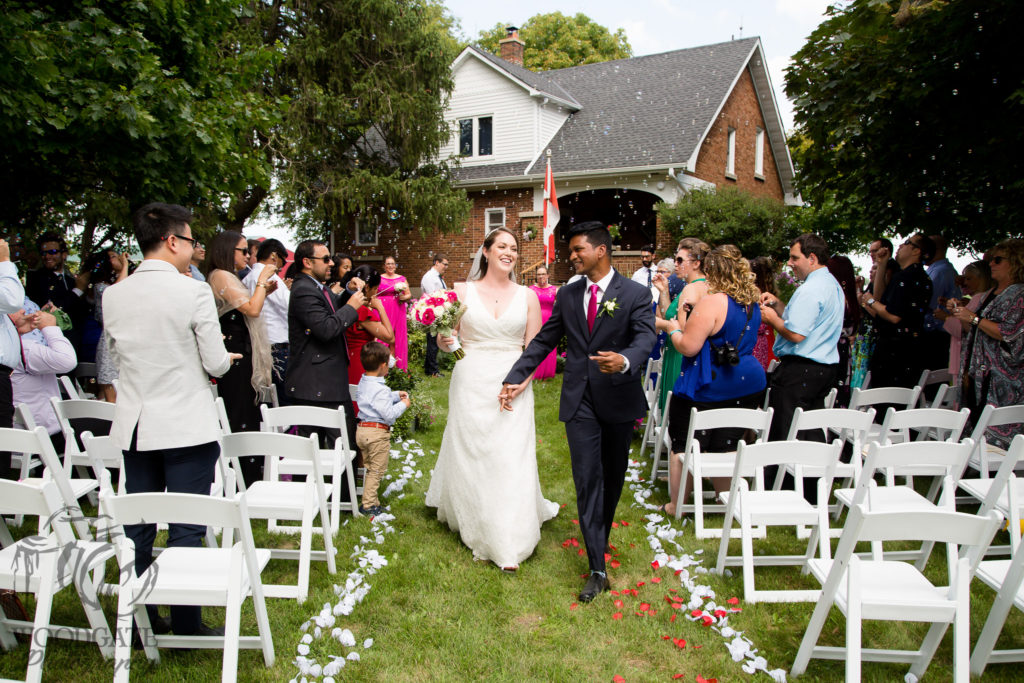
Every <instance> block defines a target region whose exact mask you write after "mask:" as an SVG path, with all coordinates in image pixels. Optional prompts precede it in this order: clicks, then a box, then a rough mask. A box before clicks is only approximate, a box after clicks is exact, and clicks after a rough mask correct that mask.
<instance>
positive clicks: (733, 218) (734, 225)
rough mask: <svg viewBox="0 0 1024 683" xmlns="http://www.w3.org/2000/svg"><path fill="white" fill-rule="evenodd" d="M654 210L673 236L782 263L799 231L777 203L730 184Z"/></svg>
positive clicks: (699, 192)
mask: <svg viewBox="0 0 1024 683" xmlns="http://www.w3.org/2000/svg"><path fill="white" fill-rule="evenodd" d="M657 211H658V217H659V218H660V219H661V225H662V227H664V228H665V229H666V230H668V231H669V232H670V233H671V234H673V235H675V237H676V238H677V239H681V238H683V237H697V238H700V239H702V240H704V241H705V242H707V243H708V244H711V245H713V246H714V245H719V244H734V245H736V246H737V247H738V248H739V250H740V251H742V252H743V255H744V256H747V257H748V258H753V257H755V256H771V257H773V258H776V259H781V261H780V262H785V260H786V258H787V255H788V252H789V245H790V243H791V241H792V239H793V238H794V237H795V236H796V235H798V234H800V232H799V228H798V227H796V226H794V225H792V224H791V223H790V220H789V218H788V214H787V209H786V207H785V206H784V205H783V204H782V203H781V202H778V201H776V200H773V199H769V198H767V197H755V196H754V195H751V194H749V193H747V192H743V191H740V190H736V189H734V188H730V187H726V188H720V189H718V190H717V191H716V190H694V191H692V192H688V193H687V194H685V195H684V196H683V197H681V198H680V199H679V201H677V202H676V203H675V204H664V203H662V204H658V206H657Z"/></svg>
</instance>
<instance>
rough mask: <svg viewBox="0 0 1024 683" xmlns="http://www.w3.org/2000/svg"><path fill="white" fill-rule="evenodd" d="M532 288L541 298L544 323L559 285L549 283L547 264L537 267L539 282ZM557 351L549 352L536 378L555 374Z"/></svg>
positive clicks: (549, 314)
mask: <svg viewBox="0 0 1024 683" xmlns="http://www.w3.org/2000/svg"><path fill="white" fill-rule="evenodd" d="M530 289H532V290H533V291H534V292H536V293H537V298H538V299H539V300H540V321H541V324H542V325H543V324H544V323H546V322H547V321H548V318H550V317H551V309H552V308H554V306H555V294H556V293H557V292H558V287H555V286H554V285H552V284H548V269H547V268H546V267H545V266H538V267H537V284H535V285H530ZM555 353H556V352H555V351H552V352H551V353H549V354H548V357H547V358H545V359H544V360H543V361H541V364H540V365H538V366H537V372H535V373H533V378H534V379H550V378H551V377H554V376H555V365H556V363H555Z"/></svg>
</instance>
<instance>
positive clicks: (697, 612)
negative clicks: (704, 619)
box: [690, 609, 704, 617]
mask: <svg viewBox="0 0 1024 683" xmlns="http://www.w3.org/2000/svg"><path fill="white" fill-rule="evenodd" d="M703 614H704V610H701V609H695V610H693V611H692V612H690V616H691V617H699V616H701V615H703Z"/></svg>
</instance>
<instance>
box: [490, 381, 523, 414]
mask: <svg viewBox="0 0 1024 683" xmlns="http://www.w3.org/2000/svg"><path fill="white" fill-rule="evenodd" d="M529 383H530V380H526V381H525V382H522V383H520V384H503V385H502V386H501V393H499V394H498V406H499V408H498V409H499V410H507V411H509V412H512V401H513V399H515V397H516V396H518V395H519V394H521V393H523V390H524V389H526V386H527V385H528V384H529Z"/></svg>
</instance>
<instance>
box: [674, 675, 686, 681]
mask: <svg viewBox="0 0 1024 683" xmlns="http://www.w3.org/2000/svg"><path fill="white" fill-rule="evenodd" d="M685 677H686V674H676V675H675V676H673V677H672V680H675V679H677V678H685Z"/></svg>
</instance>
